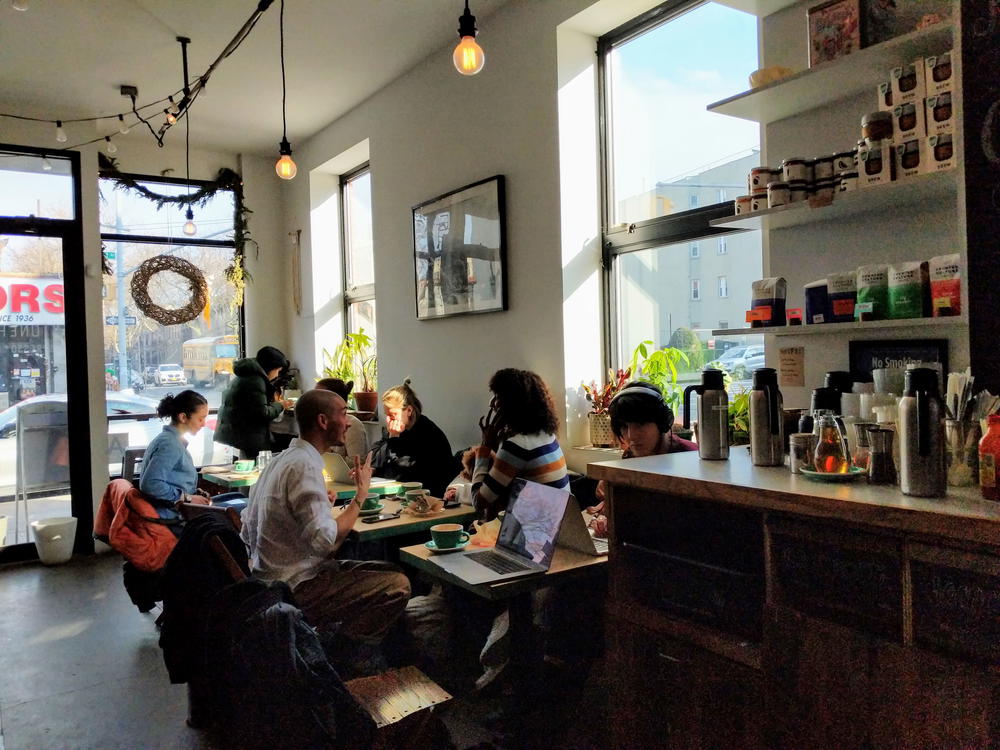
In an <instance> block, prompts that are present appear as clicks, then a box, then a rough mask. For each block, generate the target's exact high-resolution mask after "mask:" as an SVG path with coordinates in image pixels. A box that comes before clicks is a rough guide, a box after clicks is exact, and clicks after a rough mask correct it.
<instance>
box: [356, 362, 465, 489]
mask: <svg viewBox="0 0 1000 750" xmlns="http://www.w3.org/2000/svg"><path fill="white" fill-rule="evenodd" d="M382 410H383V412H384V413H385V429H386V433H387V436H386V437H383V438H382V439H381V440H380V441H379V442H377V443H376V444H375V446H374V447H373V448H372V452H373V456H372V468H373V472H374V474H375V475H376V476H380V477H385V478H386V479H395V480H398V481H400V482H420V483H422V484H423V485H424V489H426V490H427V491H428V492H429V493H430V494H431V495H433V496H434V497H442V496H443V495H444V491H445V488H446V487H447V486H448V482H450V481H451V479H452V477H454V476H455V474H456V473H457V472H458V470H459V468H461V467H459V465H458V463H457V462H456V461H455V457H454V456H453V455H452V453H451V445H450V444H449V443H448V438H447V437H446V436H445V434H444V433H443V432H442V431H441V428H440V427H438V426H437V425H436V424H434V423H433V422H432V421H431V420H430V419H429V418H428V417H427V416H426V415H425V414H424V413H423V407H422V405H421V404H420V399H418V398H417V394H416V393H414V391H413V389H412V388H411V387H410V379H409V378H407V379H406V380H404V381H403V384H402V385H397V386H395V387H393V388H390V389H389V390H387V391H386V392H385V393H383V394H382Z"/></svg>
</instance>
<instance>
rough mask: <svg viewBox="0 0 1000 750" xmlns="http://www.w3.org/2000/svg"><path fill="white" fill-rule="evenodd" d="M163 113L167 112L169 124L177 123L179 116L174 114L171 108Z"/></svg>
mask: <svg viewBox="0 0 1000 750" xmlns="http://www.w3.org/2000/svg"><path fill="white" fill-rule="evenodd" d="M163 114H165V115H166V116H167V122H168V123H169V124H171V125H174V124H176V123H177V117H176V115H174V113H173V112H171V111H170V110H169V109H165V110H163Z"/></svg>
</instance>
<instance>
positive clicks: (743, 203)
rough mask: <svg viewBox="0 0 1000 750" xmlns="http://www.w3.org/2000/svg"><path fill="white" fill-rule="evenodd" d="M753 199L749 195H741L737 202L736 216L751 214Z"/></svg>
mask: <svg viewBox="0 0 1000 750" xmlns="http://www.w3.org/2000/svg"><path fill="white" fill-rule="evenodd" d="M750 202H751V198H750V196H749V195H741V196H739V197H738V198H737V199H736V200H735V201H734V203H735V208H736V215H737V216H743V215H744V214H748V213H750V210H751V209H750Z"/></svg>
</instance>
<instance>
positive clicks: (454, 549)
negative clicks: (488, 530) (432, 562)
mask: <svg viewBox="0 0 1000 750" xmlns="http://www.w3.org/2000/svg"><path fill="white" fill-rule="evenodd" d="M471 541H472V540H471V539H466V540H465V541H464V542H460V543H459V544H458V546H456V547H446V548H445V549H438V547H437V545H436V544H434V540H433V539H431V540H430V541H429V542H427V543H426V544H424V546H425V547H426V548H427V549H429V550H430V551H431V552H433V553H434V554H435V555H447V554H448V553H449V552H461V551H462V550H463V549H465V548H466V547H468V546H469V542H471Z"/></svg>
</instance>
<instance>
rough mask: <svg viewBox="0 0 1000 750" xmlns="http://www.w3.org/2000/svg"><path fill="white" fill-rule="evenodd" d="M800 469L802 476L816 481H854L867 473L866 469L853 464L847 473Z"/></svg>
mask: <svg viewBox="0 0 1000 750" xmlns="http://www.w3.org/2000/svg"><path fill="white" fill-rule="evenodd" d="M799 471H801V472H802V476H804V477H807V478H808V479H811V480H813V481H814V482H853V481H854V480H855V479H857V478H858V477H861V476H865V474H867V472H866V471H865V470H864V469H859V468H858V467H857V466H852V467H851V468H850V469H848V471H847V473H846V474H833V473H830V472H826V471H813V470H812V469H799Z"/></svg>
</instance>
